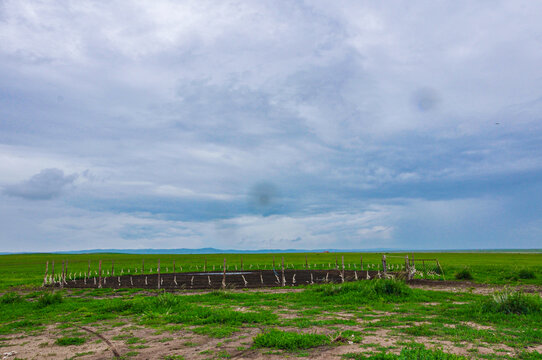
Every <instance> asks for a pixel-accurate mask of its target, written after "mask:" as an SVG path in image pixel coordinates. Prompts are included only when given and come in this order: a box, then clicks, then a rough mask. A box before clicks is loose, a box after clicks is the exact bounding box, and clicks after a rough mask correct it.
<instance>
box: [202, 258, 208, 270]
mask: <svg viewBox="0 0 542 360" xmlns="http://www.w3.org/2000/svg"><path fill="white" fill-rule="evenodd" d="M204 260H205V262H204V263H203V272H206V271H207V258H205V259H204Z"/></svg>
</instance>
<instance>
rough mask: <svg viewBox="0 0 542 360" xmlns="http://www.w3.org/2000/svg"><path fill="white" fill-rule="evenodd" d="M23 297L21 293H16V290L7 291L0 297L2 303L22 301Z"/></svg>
mask: <svg viewBox="0 0 542 360" xmlns="http://www.w3.org/2000/svg"><path fill="white" fill-rule="evenodd" d="M22 300H23V299H22V298H21V295H19V294H17V293H14V292H7V293H5V294H4V295H2V297H0V303H1V304H13V303H18V302H21V301H22Z"/></svg>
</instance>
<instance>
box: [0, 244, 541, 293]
mask: <svg viewBox="0 0 542 360" xmlns="http://www.w3.org/2000/svg"><path fill="white" fill-rule="evenodd" d="M405 255H409V257H410V258H412V256H414V258H437V259H438V260H439V262H440V264H441V266H442V268H443V270H444V276H445V277H446V279H447V280H452V279H454V275H455V274H456V273H457V272H458V271H460V270H462V269H464V268H467V269H468V270H469V271H470V272H471V274H472V275H473V277H474V279H473V280H474V281H475V282H480V283H490V284H505V283H506V284H516V283H520V284H521V283H525V284H539V285H540V284H542V253H494V252H491V253H408V254H405V253H388V254H387V263H388V265H390V266H400V265H403V264H404V262H405V260H404V258H405ZM273 256H274V257H275V262H276V267H277V268H278V267H279V266H280V262H281V258H282V257H284V261H285V264H286V266H289V267H291V266H294V267H296V268H299V269H301V268H303V266H304V265H305V256H306V257H307V260H308V263H309V264H310V265H311V268H314V267H315V266H316V268H320V269H321V268H334V267H335V261H336V259H338V262H339V264H340V263H341V257H342V256H344V261H345V266H346V267H347V268H348V266H350V268H353V267H354V266H356V267H357V268H359V266H360V257H361V256H362V257H363V263H364V266H365V267H366V266H367V265H369V264H370V265H372V266H374V267H375V268H377V267H378V266H381V259H382V254H377V253H363V254H360V253H285V254H274V255H270V254H248V255H247V254H243V255H239V254H210V255H126V254H90V255H56V254H55V255H51V254H25V255H2V256H0V274H2V276H1V277H0V291H1V290H3V289H6V288H9V287H11V286H29V287H35V286H39V285H41V283H42V282H43V277H44V274H45V263H46V262H47V261H49V273H50V272H51V270H52V269H51V267H52V261H54V262H55V272H56V273H57V274H58V273H59V272H60V271H61V269H62V261H67V262H68V272H72V273H75V274H79V273H85V272H86V271H87V269H88V261H89V260H90V264H91V271H92V272H93V273H94V272H96V271H98V261H99V260H102V269H103V271H104V274H106V273H107V271H111V265H112V263H113V262H114V264H115V271H116V274H119V273H120V272H121V271H124V272H125V273H126V272H127V271H128V269H130V271H131V273H134V271H136V269H137V271H138V273H140V272H141V268H142V263H143V261H144V263H145V272H147V273H149V272H150V271H153V272H156V268H157V264H158V259H160V264H161V272H163V273H165V272H168V271H169V272H172V271H173V262H174V261H175V266H176V270H177V271H181V268H182V271H194V270H203V267H204V264H205V261H206V262H207V270H213V266H214V268H215V269H217V270H218V269H219V268H221V266H222V264H223V260H224V258H226V262H227V266H228V268H229V269H234V268H235V267H237V268H240V267H241V261H242V262H243V266H244V268H245V269H256V268H264V267H265V268H267V269H269V268H271V267H272V264H273ZM417 266H418V268H421V265H417ZM427 266H428V267H429V266H434V263H429V262H428V264H427ZM521 270H528V271H531V272H532V273H533V274H534V275H535V276H534V278H533V279H521V278H520V277H519V274H520V271H521Z"/></svg>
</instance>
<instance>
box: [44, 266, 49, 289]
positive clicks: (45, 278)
mask: <svg viewBox="0 0 542 360" xmlns="http://www.w3.org/2000/svg"><path fill="white" fill-rule="evenodd" d="M48 272H49V260H47V263H46V264H45V277H44V278H43V286H45V284H47V273H48Z"/></svg>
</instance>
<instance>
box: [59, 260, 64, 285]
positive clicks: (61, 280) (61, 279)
mask: <svg viewBox="0 0 542 360" xmlns="http://www.w3.org/2000/svg"><path fill="white" fill-rule="evenodd" d="M60 287H61V288H63V287H64V260H62V273H61V274H60Z"/></svg>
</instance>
